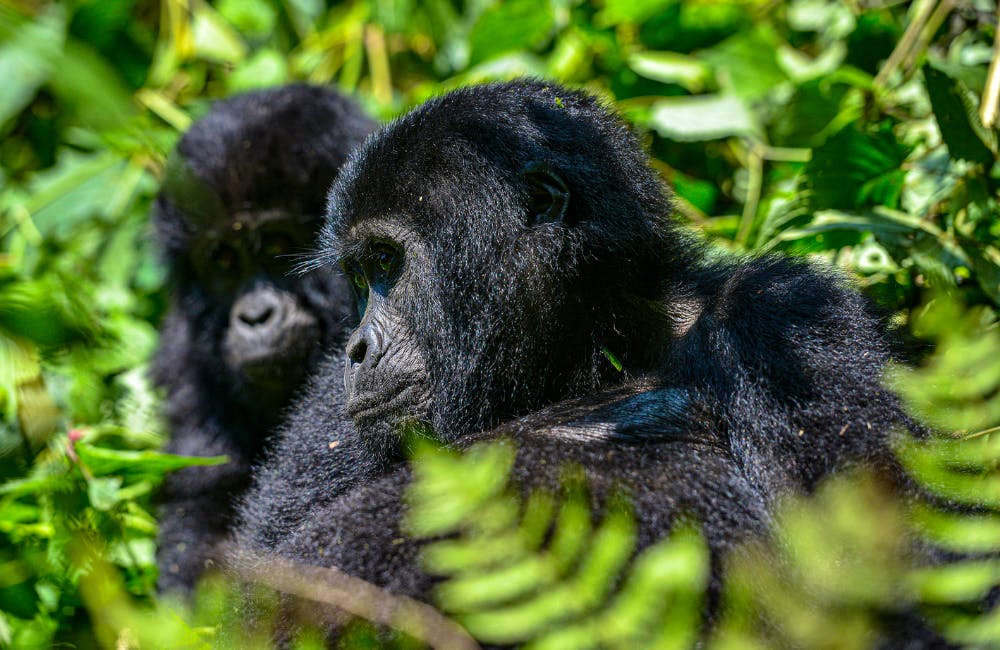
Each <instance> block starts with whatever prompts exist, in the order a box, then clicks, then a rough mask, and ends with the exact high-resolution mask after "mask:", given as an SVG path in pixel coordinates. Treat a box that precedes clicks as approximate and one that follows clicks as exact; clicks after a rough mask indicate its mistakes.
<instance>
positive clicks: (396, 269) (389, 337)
mask: <svg viewBox="0 0 1000 650" xmlns="http://www.w3.org/2000/svg"><path fill="white" fill-rule="evenodd" d="M670 212H671V210H670V203H669V199H668V197H667V195H666V191H665V189H664V187H663V186H662V184H661V182H660V180H659V179H658V177H657V176H656V174H655V173H654V172H653V171H652V170H651V168H650V167H649V165H648V162H647V158H646V156H645V154H644V153H643V152H642V150H641V148H640V146H639V144H638V143H637V141H636V139H635V138H634V137H633V135H632V134H631V133H630V131H629V129H628V128H627V127H626V126H625V125H624V124H623V123H622V122H621V121H619V119H617V118H616V117H615V116H613V115H611V114H609V112H608V111H606V110H605V109H604V108H602V107H601V106H600V104H599V103H598V102H597V101H596V100H595V99H593V98H592V97H589V96H587V95H585V94H582V93H579V92H575V91H571V90H567V89H564V88H561V87H558V86H555V85H551V84H543V83H539V82H533V81H520V82H513V83H503V84H494V85H486V86H480V87H473V88H466V89H462V90H458V91H456V92H453V93H451V94H448V95H445V96H443V97H440V98H438V99H435V100H432V101H430V102H428V103H426V104H425V105H423V106H422V107H420V108H418V109H416V110H415V111H413V112H412V113H410V114H408V115H406V116H405V117H403V118H401V119H400V120H398V121H396V122H395V123H393V124H391V125H389V126H388V127H386V128H384V129H383V130H381V131H379V132H378V133H377V134H376V135H374V136H372V137H370V138H369V139H368V140H367V141H366V143H365V144H364V145H363V147H362V148H360V149H359V150H358V151H356V152H355V153H354V154H352V157H351V160H350V161H349V163H348V164H347V165H346V166H345V168H344V170H343V171H342V172H341V174H340V176H339V177H338V178H337V180H336V182H335V183H334V186H333V188H332V190H331V194H330V201H329V208H328V217H327V223H326V225H325V226H324V229H323V235H322V239H321V250H322V251H323V255H324V256H325V257H326V259H327V260H328V261H329V262H330V263H334V262H339V263H340V264H342V265H343V267H344V268H345V269H346V271H347V272H348V275H349V276H350V277H351V279H352V282H353V284H354V287H355V290H356V295H357V301H358V310H359V313H361V314H363V317H362V319H361V323H360V325H359V327H358V328H357V330H356V331H355V332H354V334H353V335H352V336H351V338H350V341H349V342H348V345H347V353H348V357H349V360H348V363H347V364H346V368H345V374H344V379H345V384H346V389H347V391H346V397H347V403H346V410H347V413H349V414H350V416H351V417H352V419H353V421H354V423H355V425H356V427H357V430H358V432H359V434H360V435H361V437H362V439H363V440H364V445H365V449H366V457H367V458H369V459H375V460H384V459H394V458H398V457H399V456H400V454H401V451H403V450H402V449H401V445H400V435H399V432H400V430H401V429H405V428H406V423H408V422H419V423H424V424H426V425H429V426H430V428H431V429H432V430H433V431H434V432H435V434H436V435H437V436H439V438H440V439H441V440H443V441H445V442H448V443H452V444H454V445H456V446H459V447H463V446H467V445H468V444H469V443H470V442H472V441H475V440H480V439H490V438H507V439H511V440H513V441H514V442H515V443H516V444H517V445H518V460H517V464H516V470H515V473H516V477H517V478H518V479H519V480H520V481H521V482H522V483H523V484H526V485H546V486H553V485H555V483H556V480H557V476H558V470H559V468H560V467H561V466H562V465H563V464H564V463H567V462H571V463H576V464H578V465H580V466H582V467H583V469H584V471H585V473H586V474H587V476H588V477H589V479H590V481H591V484H592V485H593V486H594V489H595V492H596V494H597V495H598V497H600V496H601V495H603V494H606V493H608V491H609V490H610V489H612V488H613V487H615V486H624V487H626V488H627V489H628V490H629V492H630V493H631V495H632V497H633V499H634V500H635V502H636V512H637V516H638V519H639V527H640V542H641V543H642V544H648V543H650V542H652V541H653V540H655V539H657V538H659V537H662V536H663V535H664V534H666V533H667V532H668V531H669V530H670V528H671V527H672V526H673V525H674V524H675V523H676V520H677V518H678V517H680V516H693V517H695V518H696V519H697V520H698V521H699V523H700V524H701V526H702V530H703V532H704V533H705V535H706V537H707V539H708V541H709V544H710V546H711V548H712V550H713V553H714V554H715V555H716V556H718V555H719V554H721V553H723V552H724V551H725V550H726V549H728V548H730V547H731V546H732V545H733V544H734V543H735V542H737V541H738V540H740V539H742V538H744V537H745V536H747V535H752V534H757V533H759V532H761V531H763V530H765V529H766V527H767V525H768V523H769V521H770V519H771V516H772V514H773V507H774V505H775V502H776V499H777V498H778V497H779V496H780V495H783V494H786V493H787V492H789V491H809V490H811V489H812V488H813V487H814V486H815V485H816V484H817V482H818V481H819V480H820V479H822V478H823V477H824V476H826V475H828V474H829V473H830V472H831V471H833V470H835V469H837V468H842V467H845V466H849V465H852V464H860V463H863V464H866V465H868V466H871V467H874V468H876V469H878V470H882V472H883V475H885V476H887V477H890V480H893V479H894V478H895V477H898V476H899V475H898V473H897V466H896V464H895V462H894V461H893V458H892V454H891V452H890V450H889V445H888V436H889V432H890V431H892V430H903V429H907V428H911V429H912V428H914V427H915V425H914V424H913V423H912V422H911V421H910V420H909V418H908V417H907V416H906V415H905V414H904V413H903V411H902V410H901V408H900V406H899V403H898V400H897V399H896V397H895V396H894V395H892V394H891V393H889V392H887V391H886V390H885V389H884V388H882V386H881V384H880V380H881V377H882V371H883V366H884V365H885V363H886V362H887V361H888V360H889V359H890V353H889V348H888V345H887V342H886V336H885V333H884V331H883V329H882V327H881V325H880V322H879V320H878V319H877V318H876V317H875V315H873V313H872V312H871V311H870V310H869V307H868V305H867V303H866V301H865V300H864V299H863V298H862V297H861V296H860V295H858V294H857V293H856V292H855V291H853V290H852V289H851V288H849V286H848V285H847V284H846V283H845V282H844V281H843V280H842V279H841V278H840V277H839V276H838V275H837V274H836V273H834V272H833V271H830V270H826V269H822V268H817V267H815V266H813V265H811V264H808V263H806V262H804V261H801V260H795V259H789V258H785V257H777V256H771V257H761V258H753V259H742V258H730V259H720V258H719V257H718V256H717V255H713V256H710V255H709V253H708V251H707V250H706V249H705V247H704V246H703V245H702V244H701V243H699V242H697V241H696V240H694V239H692V238H691V237H690V236H688V235H686V234H685V233H684V232H682V231H681V230H680V229H679V227H678V226H677V225H675V224H674V223H673V222H672V221H671V220H670V218H669V214H670ZM324 372H327V373H330V372H333V371H332V369H331V368H329V367H327V368H325V369H324ZM325 381H327V382H329V383H332V382H333V379H332V378H329V377H327V378H325ZM324 408H328V407H327V406H326V405H325V402H324V396H323V394H322V391H315V392H313V393H312V394H311V395H310V396H309V397H307V398H306V399H305V400H304V401H303V402H302V403H300V404H299V405H298V406H297V414H296V419H297V420H298V421H300V422H312V423H313V426H311V427H305V428H301V429H296V428H294V427H293V428H290V429H288V430H286V431H285V433H284V434H283V435H284V438H283V440H282V442H281V444H283V445H295V444H302V443H301V442H296V441H301V440H310V441H311V442H309V443H308V444H311V445H312V446H313V447H314V448H319V447H320V446H321V438H322V435H323V434H322V432H323V430H324V425H323V424H321V423H322V422H323V418H324V417H329V416H328V415H327V414H324V413H323V409H324ZM312 414H315V417H313V415H312ZM317 423H320V424H317ZM483 431H488V433H477V432H483ZM336 453H337V450H333V452H332V454H334V455H335V454H336ZM350 453H356V451H351V452H350ZM344 458H345V459H349V458H350V456H349V455H345V456H344ZM352 464H353V461H350V460H345V461H344V462H343V464H342V465H341V467H344V468H346V469H345V471H346V472H347V473H348V474H350V471H351V470H350V467H351V466H352ZM333 465H335V463H334V461H329V464H328V465H327V467H328V468H329V467H332V466H333ZM296 467H298V470H296ZM366 467H367V466H366ZM297 471H298V472H299V473H301V472H302V471H308V468H307V466H306V465H304V464H298V465H296V462H295V461H294V460H287V459H286V461H285V462H284V469H282V470H280V471H273V472H272V473H271V474H270V475H268V476H267V477H266V478H265V479H264V481H263V482H262V484H261V485H258V486H257V488H256V491H254V492H252V493H251V495H250V497H249V498H248V506H249V508H248V510H249V511H251V512H252V511H253V509H254V504H255V502H258V501H265V502H266V501H268V499H270V498H271V493H270V492H268V490H267V488H268V483H270V484H275V483H278V484H280V483H281V482H282V481H284V480H287V479H288V478H289V477H290V475H292V474H295V473H296V472H297ZM408 476H409V470H408V468H406V467H405V466H398V469H393V470H391V471H390V472H388V473H387V474H385V475H383V476H381V477H379V478H376V479H372V480H366V481H353V479H341V481H340V483H339V485H340V486H344V485H352V481H353V483H355V484H353V486H352V487H351V488H350V489H342V488H340V487H338V488H336V489H341V490H342V491H341V493H340V494H339V495H336V494H334V495H331V494H330V489H331V488H330V485H331V484H330V482H328V481H323V482H321V481H320V480H317V481H316V482H315V484H316V487H315V488H314V489H313V492H312V495H314V496H315V498H313V496H306V497H303V496H302V495H299V497H298V503H297V505H294V504H293V505H291V506H290V507H293V508H294V507H299V508H302V509H303V512H302V513H300V519H301V521H302V523H301V524H300V525H298V526H297V527H295V528H294V529H293V530H292V531H291V533H290V534H288V531H287V530H284V531H281V532H280V534H276V535H272V536H268V534H267V532H266V531H267V528H268V525H269V524H268V522H267V521H266V520H264V519H262V518H259V517H258V518H254V517H250V518H248V519H247V521H246V522H245V523H244V525H243V531H248V532H250V533H251V534H250V535H248V536H246V537H243V538H242V539H244V540H245V539H250V538H251V537H255V539H256V540H257V547H258V548H261V547H263V548H266V549H269V550H275V551H277V552H278V553H280V554H282V555H284V556H287V557H289V558H292V559H295V560H299V561H302V562H305V563H309V564H319V565H324V566H336V567H339V568H341V569H343V570H345V571H347V572H349V573H352V574H354V575H356V576H359V577H361V578H364V579H366V580H369V581H371V582H374V583H376V584H378V585H381V586H383V587H387V588H389V589H391V590H394V591H398V592H401V593H405V594H410V595H416V596H418V597H423V598H427V597H428V596H429V588H430V586H431V584H432V580H431V578H430V577H429V576H427V575H425V574H424V573H423V572H422V571H421V570H420V568H419V566H418V563H417V562H416V559H415V554H416V547H415V545H414V544H413V543H412V542H410V541H404V540H405V535H404V534H402V533H401V531H400V529H399V526H398V524H399V514H400V510H401V508H402V501H401V493H402V490H403V488H404V486H405V484H406V482H407V480H408ZM320 478H322V477H320ZM297 481H298V483H299V484H308V483H309V481H308V479H307V478H306V477H304V476H298V477H297ZM320 493H325V494H322V496H321V495H320ZM311 504H318V505H311ZM262 531H264V532H262ZM262 539H269V540H271V541H270V542H269V543H260V540H262ZM251 545H252V544H251ZM715 577H716V579H717V578H718V575H716V576H715Z"/></svg>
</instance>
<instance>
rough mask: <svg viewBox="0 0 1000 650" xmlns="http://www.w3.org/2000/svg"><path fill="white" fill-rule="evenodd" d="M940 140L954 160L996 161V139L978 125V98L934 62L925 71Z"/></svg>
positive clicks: (990, 132)
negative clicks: (946, 146)
mask: <svg viewBox="0 0 1000 650" xmlns="http://www.w3.org/2000/svg"><path fill="white" fill-rule="evenodd" d="M923 73H924V84H925V85H926V86H927V94H928V95H929V96H930V99H931V106H932V107H933V109H934V117H935V119H936V120H937V123H938V128H939V129H940V130H941V137H942V138H943V139H944V142H945V144H946V145H948V151H949V152H950V153H951V156H952V158H957V159H960V160H968V161H969V162H976V163H982V164H990V163H992V162H993V161H994V160H995V159H996V155H995V152H996V151H997V137H996V134H995V133H994V132H993V131H990V130H989V129H987V128H986V127H984V126H983V125H982V124H981V123H980V121H979V115H978V106H979V98H978V97H977V96H976V94H975V93H974V92H972V91H971V90H969V88H968V87H966V85H965V84H964V83H963V82H962V81H961V80H959V79H953V78H951V77H949V76H948V74H947V73H946V72H945V70H944V69H942V68H940V67H937V66H935V64H934V62H933V60H931V61H930V62H928V64H927V65H925V66H924V67H923Z"/></svg>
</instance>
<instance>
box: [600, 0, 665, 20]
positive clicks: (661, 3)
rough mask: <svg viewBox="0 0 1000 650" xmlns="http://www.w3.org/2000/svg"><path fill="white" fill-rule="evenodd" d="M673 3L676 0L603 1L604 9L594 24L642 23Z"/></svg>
mask: <svg viewBox="0 0 1000 650" xmlns="http://www.w3.org/2000/svg"><path fill="white" fill-rule="evenodd" d="M675 2H676V0H605V2H604V9H603V10H602V11H601V12H600V13H599V14H597V16H596V17H595V22H596V23H597V25H598V26H600V27H610V26H612V25H618V24H619V23H625V22H628V23H642V22H645V21H646V19H648V18H652V17H653V16H655V15H657V14H659V13H661V12H663V11H665V10H666V9H667V8H669V7H670V6H671V5H673V4H675Z"/></svg>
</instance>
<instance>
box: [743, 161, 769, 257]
mask: <svg viewBox="0 0 1000 650" xmlns="http://www.w3.org/2000/svg"><path fill="white" fill-rule="evenodd" d="M761 153H762V152H761V149H760V147H758V146H757V145H756V144H752V145H751V146H750V150H749V151H748V152H747V171H748V172H749V174H748V176H747V200H746V203H744V204H743V215H742V216H741V217H740V226H739V228H738V229H737V231H736V243H737V244H739V245H740V246H743V247H746V243H747V239H749V238H750V228H751V227H752V226H753V222H754V219H756V218H757V208H758V207H759V205H760V195H761V192H762V191H763V189H764V157H763V156H762V155H761Z"/></svg>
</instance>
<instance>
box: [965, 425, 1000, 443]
mask: <svg viewBox="0 0 1000 650" xmlns="http://www.w3.org/2000/svg"><path fill="white" fill-rule="evenodd" d="M991 433H1000V427H990V428H989V429H983V430H982V431H976V432H975V433H970V434H968V435H965V436H962V440H972V439H973V438H982V437H983V436H988V435H990V434H991Z"/></svg>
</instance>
